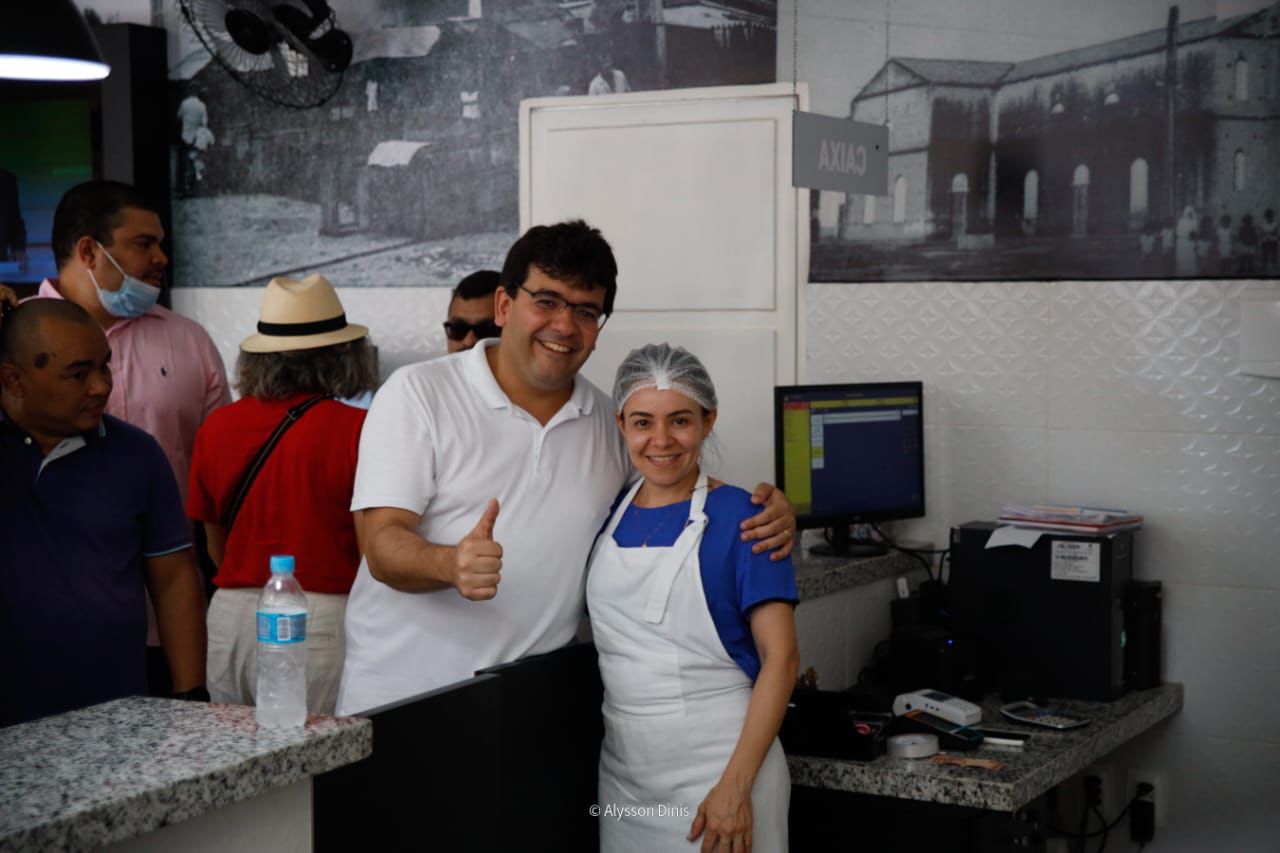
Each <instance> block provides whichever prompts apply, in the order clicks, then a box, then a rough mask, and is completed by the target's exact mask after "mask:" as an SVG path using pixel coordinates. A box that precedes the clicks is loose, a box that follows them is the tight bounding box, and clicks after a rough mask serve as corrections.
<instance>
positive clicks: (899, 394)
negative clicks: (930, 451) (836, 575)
mask: <svg viewBox="0 0 1280 853" xmlns="http://www.w3.org/2000/svg"><path fill="white" fill-rule="evenodd" d="M922 402H923V387H922V385H921V383H919V382H877V383H860V384H844V385H792V386H780V387H778V388H775V389H774V441H775V447H776V453H775V464H776V473H777V478H778V480H777V482H778V486H779V487H780V488H781V489H782V490H783V492H785V493H786V495H787V498H788V499H790V501H791V503H792V505H793V506H794V507H795V510H796V521H797V523H798V525H799V526H800V527H801V528H810V527H830V528H832V532H833V534H834V537H835V538H836V539H837V540H839V541H840V542H841V543H847V541H848V528H849V525H850V524H858V523H863V522H872V521H889V520H892V519H900V518H919V517H921V516H923V515H924V426H923V416H922V412H921V408H922ZM837 550H838V551H839V550H841V549H839V548H838V549H837Z"/></svg>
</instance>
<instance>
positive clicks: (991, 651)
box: [948, 521, 1133, 700]
mask: <svg viewBox="0 0 1280 853" xmlns="http://www.w3.org/2000/svg"><path fill="white" fill-rule="evenodd" d="M997 526H998V525H997V524H995V523H994V522H986V521H971V522H968V523H966V524H962V525H960V526H959V527H953V528H952V529H951V577H950V580H949V584H948V601H949V603H950V608H951V615H952V620H953V622H952V624H953V630H954V632H955V633H956V635H957V636H958V637H964V638H966V639H968V640H970V641H971V642H972V643H973V644H974V646H975V647H976V649H977V656H978V679H979V682H980V683H981V684H982V685H983V686H984V687H985V688H986V689H994V690H998V691H1000V692H1001V693H1003V694H1004V695H1005V696H1006V697H1007V698H1009V699H1013V698H1017V697H1046V698H1047V697H1058V698H1066V699H1093V700H1111V699H1116V698H1118V697H1119V696H1120V695H1121V694H1122V693H1123V692H1124V690H1125V659H1124V595H1125V590H1126V588H1127V587H1128V585H1129V582H1130V580H1131V579H1132V576H1133V532H1132V531H1122V532H1119V533H1113V534H1110V535H1107V536H1089V535H1080V534H1073V533H1058V532H1053V531H1044V532H1043V534H1042V535H1041V536H1040V538H1039V539H1038V540H1037V541H1036V542H1035V544H1034V545H1032V546H1031V547H1030V548H1026V547H1023V546H1021V545H1002V546H999V547H995V548H988V547H987V542H988V540H989V539H990V537H991V533H992V531H994V530H995V529H996V527H997Z"/></svg>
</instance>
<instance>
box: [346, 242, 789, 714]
mask: <svg viewBox="0 0 1280 853" xmlns="http://www.w3.org/2000/svg"><path fill="white" fill-rule="evenodd" d="M616 291H617V265H616V263H615V261H614V258H613V252H612V250H611V249H610V248H609V244H608V243H606V242H605V240H604V238H603V237H602V236H601V235H600V232H599V231H597V230H595V229H593V228H591V227H590V226H588V225H587V224H586V223H584V222H580V221H578V222H565V223H561V224H558V225H552V226H538V227H535V228H531V229H530V230H529V231H528V232H526V233H525V235H524V236H523V237H521V238H520V239H519V240H518V241H516V243H515V245H514V246H512V248H511V251H510V252H509V253H508V255H507V259H506V263H505V264H504V266H503V270H502V287H501V288H500V289H499V290H498V293H497V299H496V317H495V319H496V321H497V323H498V325H499V326H501V327H502V336H501V337H500V338H497V339H493V338H490V339H487V340H483V341H480V342H479V344H478V345H477V346H475V347H474V348H473V349H470V350H467V351H465V352H461V353H457V354H455V355H450V356H446V357H444V358H441V359H437V360H435V361H430V362H425V363H422V364H416V365H411V366H409V367H404V368H401V369H400V370H398V371H396V372H395V373H394V374H392V376H391V378H390V379H388V380H387V383H386V385H384V386H383V387H382V389H381V390H379V391H378V394H377V396H376V397H375V399H374V402H373V407H372V408H371V409H370V411H369V416H368V419H367V420H366V421H365V426H364V431H363V433H362V434H361V438H360V456H359V462H358V464H357V468H356V483H355V491H354V494H353V496H352V504H351V508H352V510H355V511H359V510H364V552H365V559H364V560H363V561H362V563H361V565H360V569H359V572H358V573H357V575H356V581H355V585H354V586H353V587H352V589H351V597H350V599H349V601H348V604H347V623H346V624H347V659H346V664H345V666H344V668H343V673H342V685H341V687H340V689H339V692H338V704H337V712H338V713H339V714H354V713H359V712H362V711H366V710H369V709H371V708H376V707H379V706H382V705H386V704H388V703H391V702H394V701H397V700H400V699H404V698H407V697H410V696H414V695H417V694H419V693H423V692H425V691H427V690H432V689H434V688H437V687H441V686H443V685H446V684H451V683H453V682H456V681H460V680H463V679H466V678H470V677H471V675H472V674H473V673H474V672H475V671H476V670H477V669H482V668H484V667H487V666H492V665H494V664H498V663H504V662H507V661H512V660H515V659H517V658H520V657H524V656H525V655H530V654H538V653H541V652H548V651H552V650H554V649H557V648H560V647H561V646H564V645H565V644H567V643H568V642H570V640H572V639H573V637H574V634H575V632H576V630H577V627H578V622H579V619H580V617H581V615H582V608H583V582H584V573H585V569H586V561H587V556H588V552H589V551H590V548H591V543H592V541H593V540H594V538H595V535H596V533H597V532H598V531H599V529H600V527H601V525H602V524H603V523H604V520H605V518H606V517H607V516H608V514H609V507H610V505H611V504H612V502H613V500H614V499H615V498H616V497H617V495H618V491H619V489H621V487H622V485H623V484H624V482H625V481H626V479H627V477H628V474H629V472H630V470H631V468H630V462H629V461H628V458H627V453H626V449H625V446H624V444H623V442H622V439H621V436H620V434H619V432H618V428H617V426H616V425H615V423H614V414H613V407H612V403H611V401H610V400H609V397H608V395H606V394H604V393H602V392H601V391H600V390H599V389H597V388H595V387H594V386H593V385H592V384H591V383H590V382H588V381H587V380H586V379H584V378H582V377H581V376H579V375H578V370H579V368H581V367H582V365H583V363H584V362H585V361H586V360H587V357H588V356H589V355H590V353H591V351H592V350H593V349H594V348H595V343H596V338H597V336H598V335H599V334H600V329H601V327H602V326H603V325H604V322H605V320H606V319H607V318H608V316H609V313H610V312H611V311H612V310H613V301H614V295H615V293H616ZM756 491H757V496H758V497H759V499H760V501H759V502H764V503H766V506H765V509H764V511H762V512H761V513H760V515H758V516H756V517H755V518H753V519H751V520H749V521H748V522H746V524H747V525H749V526H750V530H749V531H748V533H747V535H748V536H750V537H751V538H754V539H756V540H758V541H757V544H756V548H757V549H764V548H779V549H780V550H779V556H784V555H785V554H787V553H789V552H790V546H791V541H792V539H793V536H794V527H795V517H794V515H793V514H792V513H791V509H790V505H789V504H788V503H787V501H786V498H785V497H783V495H782V493H781V492H778V491H776V490H773V489H772V488H771V487H769V486H764V485H762V486H761V487H759V488H757V490H756ZM440 543H456V544H440ZM499 583H501V589H499Z"/></svg>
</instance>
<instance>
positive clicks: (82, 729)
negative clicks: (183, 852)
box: [0, 697, 373, 850]
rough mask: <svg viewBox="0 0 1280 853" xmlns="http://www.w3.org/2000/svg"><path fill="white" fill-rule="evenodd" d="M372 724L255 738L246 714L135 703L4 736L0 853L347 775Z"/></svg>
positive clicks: (250, 712)
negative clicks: (339, 771) (337, 772)
mask: <svg viewBox="0 0 1280 853" xmlns="http://www.w3.org/2000/svg"><path fill="white" fill-rule="evenodd" d="M372 750H373V724H372V723H371V722H370V721H369V720H366V719H361V718H358V717H324V716H319V715H315V714H313V715H311V716H310V717H309V718H308V720H307V724H306V727H305V728H303V729H292V730H279V729H277V730H267V729H262V730H259V728H258V725H257V723H256V722H255V721H254V709H253V708H252V707H247V706H242V705H213V704H204V703H200V702H179V701H177V700H175V699H152V698H144V697H131V698H128V699H117V700H114V701H112V702H104V703H103V704H101V705H94V706H93V707H90V708H84V709H81V710H78V711H71V712H69V713H66V714H59V715H56V716H53V717H45V718H44V719H40V720H35V721H33V722H30V723H23V724H21V725H16V726H10V727H9V728H4V729H0V850H80V849H87V848H95V847H101V846H103V845H106V844H110V843H112V842H115V841H121V840H124V839H127V838H132V837H133V836H136V835H140V834H142V833H144V832H149V831H150V830H153V829H158V828H159V827H162V826H167V825H169V824H173V823H177V822H178V821H181V820H185V819H187V818H191V817H195V816H197V815H200V814H204V813H205V812H209V811H212V810H214V809H217V808H219V807H221V806H225V805H229V804H230V803H234V802H237V801H239V800H244V799H248V798H250V797H253V796H255V795H257V794H260V793H263V792H266V791H270V790H272V789H275V788H280V787H283V786H285V785H289V784H292V783H294V782H297V781H300V780H302V779H306V778H308V777H310V776H314V775H315V774H317V773H323V772H325V771H327V770H333V769H334V768H337V767H341V766H343V765H346V764H350V763H352V762H355V761H359V760H360V759H362V758H364V757H366V756H367V755H369V754H370V753H371V752H372Z"/></svg>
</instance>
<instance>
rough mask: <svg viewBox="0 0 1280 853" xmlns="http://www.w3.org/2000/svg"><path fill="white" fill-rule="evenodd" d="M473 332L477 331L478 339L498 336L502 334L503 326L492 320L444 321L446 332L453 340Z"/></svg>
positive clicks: (463, 337)
mask: <svg viewBox="0 0 1280 853" xmlns="http://www.w3.org/2000/svg"><path fill="white" fill-rule="evenodd" d="M471 332H475V333H476V340H481V339H483V338H497V337H500V336H501V335H502V327H501V326H499V325H498V324H497V323H495V322H493V321H492V320H481V321H480V322H479V323H468V322H467V321H466V320H445V321H444V333H445V334H446V335H447V336H448V337H449V340H451V341H461V340H464V339H465V338H466V337H467V335H468V334H470V333H471Z"/></svg>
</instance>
